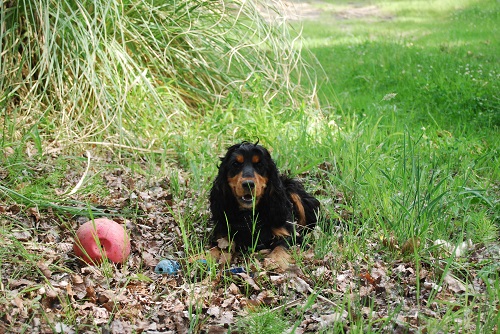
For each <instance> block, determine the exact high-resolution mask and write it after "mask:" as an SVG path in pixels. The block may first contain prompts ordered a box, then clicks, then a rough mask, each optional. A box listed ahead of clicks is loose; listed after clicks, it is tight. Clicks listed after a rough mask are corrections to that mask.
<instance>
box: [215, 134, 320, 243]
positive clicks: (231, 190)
mask: <svg viewBox="0 0 500 334" xmlns="http://www.w3.org/2000/svg"><path fill="white" fill-rule="evenodd" d="M230 180H231V182H230ZM237 181H238V182H237ZM241 183H243V184H244V185H243V186H242V185H241ZM248 183H250V184H253V185H254V188H249V189H250V190H247V188H246V186H247V184H248ZM235 189H237V190H235ZM258 189H262V191H261V193H260V194H261V196H260V197H258V194H259V190H258ZM238 192H239V194H236V193H238ZM241 194H244V196H241ZM252 196H253V201H254V202H253V205H251V203H252V202H251V201H250V198H251V197H252ZM257 197H258V198H257ZM293 199H295V201H296V202H297V199H300V203H299V205H296V203H294V201H293ZM249 201H250V202H249ZM299 206H302V207H303V210H301V209H300V207H299ZM210 210H211V212H212V221H213V223H214V225H215V227H214V242H215V241H216V240H218V239H219V238H223V237H229V239H230V240H232V241H233V242H234V243H236V246H237V247H238V248H239V249H246V248H253V249H264V248H274V247H276V246H285V247H286V246H287V245H288V244H290V243H294V242H297V241H298V240H297V236H296V229H295V225H296V223H295V220H301V222H302V224H303V225H304V227H307V228H312V227H314V225H315V224H316V221H317V215H318V210H319V201H318V200H317V199H316V198H314V197H313V196H312V195H310V194H308V193H307V192H306V191H305V190H304V187H303V186H302V184H301V183H300V182H299V181H297V180H295V179H292V178H289V177H287V176H284V175H280V173H279V172H278V169H277V167H276V164H275V162H274V161H273V159H272V158H271V156H270V154H269V152H268V151H267V150H266V149H265V148H264V147H262V146H260V145H257V144H252V143H249V142H242V143H241V144H236V145H233V146H231V147H230V148H229V149H228V151H227V153H226V155H225V156H224V157H223V158H221V164H220V166H219V173H218V175H217V177H216V179H215V181H214V183H213V186H212V189H211V191H210ZM301 211H302V215H301ZM276 231H280V232H279V233H276ZM284 232H286V233H288V236H286V235H284V234H286V233H284ZM298 238H299V240H300V236H299V237H298Z"/></svg>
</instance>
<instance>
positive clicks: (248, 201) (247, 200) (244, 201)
mask: <svg viewBox="0 0 500 334" xmlns="http://www.w3.org/2000/svg"><path fill="white" fill-rule="evenodd" d="M239 202H240V206H241V207H242V208H244V209H249V208H252V207H253V206H254V205H257V202H258V198H256V197H254V196H253V195H252V194H250V193H248V194H245V195H243V196H241V197H240V198H239Z"/></svg>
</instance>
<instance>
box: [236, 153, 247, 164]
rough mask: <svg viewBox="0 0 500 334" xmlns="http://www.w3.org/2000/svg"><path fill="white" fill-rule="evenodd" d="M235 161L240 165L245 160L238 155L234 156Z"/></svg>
mask: <svg viewBox="0 0 500 334" xmlns="http://www.w3.org/2000/svg"><path fill="white" fill-rule="evenodd" d="M236 161H237V162H239V163H240V164H242V163H243V162H244V161H245V158H244V157H243V156H242V155H241V154H238V155H237V156H236Z"/></svg>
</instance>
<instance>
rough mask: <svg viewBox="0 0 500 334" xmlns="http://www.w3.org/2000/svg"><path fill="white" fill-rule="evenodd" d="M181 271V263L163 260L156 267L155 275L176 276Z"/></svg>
mask: <svg viewBox="0 0 500 334" xmlns="http://www.w3.org/2000/svg"><path fill="white" fill-rule="evenodd" d="M179 269H181V265H180V264H179V262H177V261H175V260H169V259H163V260H161V261H160V262H158V264H157V265H156V267H155V273H157V274H168V275H175V274H177V273H178V272H179Z"/></svg>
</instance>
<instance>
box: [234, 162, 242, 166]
mask: <svg viewBox="0 0 500 334" xmlns="http://www.w3.org/2000/svg"><path fill="white" fill-rule="evenodd" d="M241 165H243V164H242V163H241V162H238V161H233V167H241Z"/></svg>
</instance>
